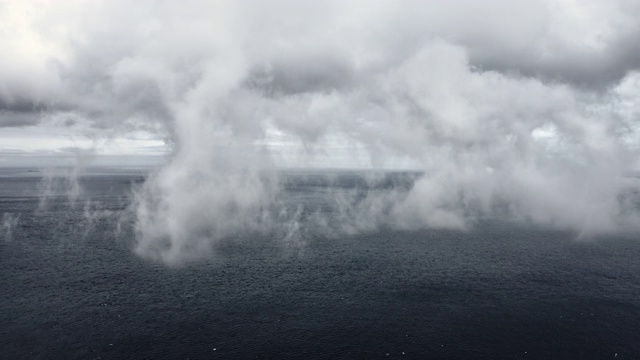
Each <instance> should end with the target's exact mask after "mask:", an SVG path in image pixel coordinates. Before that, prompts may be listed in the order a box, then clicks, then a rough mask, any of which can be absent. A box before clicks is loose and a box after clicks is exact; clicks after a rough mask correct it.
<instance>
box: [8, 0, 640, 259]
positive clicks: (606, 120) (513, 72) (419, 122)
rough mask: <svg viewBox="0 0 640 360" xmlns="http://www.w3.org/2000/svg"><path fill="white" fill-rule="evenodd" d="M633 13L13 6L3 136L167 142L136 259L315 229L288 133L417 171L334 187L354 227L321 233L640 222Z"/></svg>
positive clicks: (147, 194)
mask: <svg viewBox="0 0 640 360" xmlns="http://www.w3.org/2000/svg"><path fill="white" fill-rule="evenodd" d="M639 13H640V2H639V1H635V0H620V1H590V2H588V3H585V2H577V1H552V0H548V1H518V2H514V1H482V2H479V1H431V2H421V1H415V2H413V1H404V2H397V1H346V2H345V1H311V2H306V1H305V2H302V1H239V2H222V1H214V2H203V1H187V2H169V1H166V2H165V1H140V2H133V3H132V2H124V1H104V2H80V1H63V2H0V29H1V32H0V40H2V41H1V42H0V44H1V45H0V47H1V48H2V53H3V54H4V55H3V56H2V57H1V58H0V126H5V127H8V126H12V127H17V126H34V125H36V124H38V123H39V122H41V121H43V119H45V120H46V119H49V118H53V117H55V118H56V119H65V118H67V119H69V121H73V122H74V123H76V122H85V123H87V124H89V125H90V126H91V128H93V129H94V130H95V131H94V132H93V135H94V136H101V134H103V133H104V134H113V133H119V132H122V133H124V132H127V131H132V130H135V129H148V130H151V131H156V132H157V133H158V134H159V136H163V137H166V138H167V141H168V143H169V146H171V147H172V152H173V155H172V157H171V158H170V159H169V160H168V161H167V163H166V164H165V165H164V166H163V167H162V168H161V169H159V170H158V171H157V172H155V173H154V174H152V175H151V176H150V177H149V179H148V180H147V182H146V183H145V184H144V186H143V187H142V188H141V189H139V190H138V192H137V193H136V197H135V198H136V200H135V202H134V204H133V210H134V211H133V213H134V214H135V220H134V222H135V231H136V236H137V248H136V249H137V251H138V253H140V254H141V255H143V256H147V257H151V258H156V259H161V260H164V261H167V262H170V263H171V262H181V261H184V260H188V259H191V258H198V257H201V256H206V254H208V252H210V251H211V246H212V244H215V243H216V242H217V241H219V240H221V239H224V238H226V237H230V236H234V235H237V234H238V233H243V232H255V231H275V233H276V234H279V236H282V237H285V238H294V237H296V236H299V235H300V234H303V233H304V232H305V231H311V230H309V229H310V227H309V225H305V224H301V223H300V221H301V220H300V213H299V212H298V211H295V209H293V210H292V209H288V208H287V207H286V206H284V205H282V202H281V199H280V197H279V192H280V191H281V187H280V186H279V185H278V183H279V181H278V172H277V171H276V170H277V169H278V167H281V166H282V164H279V163H278V161H277V159H278V151H280V150H279V145H282V144H281V143H280V142H281V138H286V139H287V141H288V142H289V143H295V144H297V146H298V148H297V149H298V150H297V151H298V152H300V153H301V154H302V156H308V158H309V159H311V158H313V157H314V156H315V155H317V153H318V152H322V151H323V146H325V145H326V144H328V143H335V142H336V140H335V139H339V142H341V143H342V144H347V145H349V146H347V148H358V149H365V152H366V153H367V154H369V156H370V158H371V163H372V164H377V163H383V164H387V165H388V164H389V162H390V161H393V160H392V159H404V160H406V161H408V162H409V163H411V164H414V167H415V170H419V171H420V172H421V175H420V176H419V178H418V179H416V181H415V183H414V185H413V186H412V187H411V188H410V189H407V190H406V191H403V192H397V191H392V190H389V191H383V192H380V191H372V192H369V193H367V194H366V196H364V198H362V197H359V198H358V199H359V200H357V201H354V200H353V199H349V198H341V197H340V196H337V195H336V197H335V202H336V204H338V205H339V206H338V207H339V209H340V211H339V212H338V213H339V214H340V216H339V218H340V220H339V224H338V225H337V226H336V224H329V223H328V220H327V219H319V218H318V219H315V220H314V222H313V224H314V225H313V226H314V227H313V228H314V229H319V228H323V229H327V228H331V229H334V230H335V229H344V231H362V230H369V229H374V228H375V227H376V226H382V225H384V226H392V227H399V228H416V227H417V228H419V227H449V228H458V229H464V228H468V227H469V226H472V225H473V222H474V221H475V220H474V219H479V218H483V217H491V216H510V217H514V218H518V219H523V220H525V221H532V222H535V223H539V224H544V225H550V226H557V227H562V228H569V229H573V230H576V231H578V232H580V233H581V234H585V235H589V234H594V233H598V232H603V231H615V230H618V229H625V230H628V229H632V230H635V225H634V224H636V223H637V220H638V218H637V217H638V216H637V209H635V207H637V203H636V202H637V199H635V198H633V197H632V194H634V191H636V190H635V189H637V188H638V184H637V179H635V178H632V177H629V176H628V175H629V174H630V173H631V172H632V171H634V170H637V168H638V165H639V164H638V161H637V159H638V150H639V149H640V137H639V135H640V126H639V121H640V120H639V116H640V109H639V107H638V106H639V105H638V104H639V103H640V98H639V97H638V94H639V93H640V92H639V90H640V72H639V71H640V45H638V44H640V41H638V39H640V23H638V22H637V15H638V14H639ZM59 122H61V123H64V121H62V120H59ZM273 134H279V137H278V138H276V137H274V135H273ZM332 139H333V140H332ZM391 165H393V164H391ZM311 218H313V217H311ZM331 221H333V220H331ZM305 226H306V228H305ZM305 229H306V230H305Z"/></svg>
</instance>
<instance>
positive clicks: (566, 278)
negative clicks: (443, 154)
mask: <svg viewBox="0 0 640 360" xmlns="http://www.w3.org/2000/svg"><path fill="white" fill-rule="evenodd" d="M292 176H293V175H292ZM292 179H293V180H292ZM351 180H353V179H351ZM351 180H350V181H351ZM143 181H144V177H143V176H141V175H139V174H125V173H121V174H115V175H113V174H107V173H105V174H99V173H96V174H93V175H91V176H85V177H83V178H81V179H80V181H79V183H78V185H79V186H80V187H79V188H80V189H81V191H80V192H79V193H77V194H75V195H73V197H70V196H68V194H61V193H58V194H57V193H55V191H53V192H51V193H49V194H48V195H49V196H48V197H43V196H42V191H43V189H49V190H51V189H55V186H54V187H51V186H49V187H47V186H45V185H46V184H44V185H43V182H42V180H41V179H40V178H39V177H38V176H36V175H35V174H32V173H24V172H14V173H6V172H5V173H4V175H3V176H0V217H1V220H2V224H1V225H2V228H0V230H1V236H2V238H0V359H640V238H639V236H638V235H634V234H627V235H609V236H600V237H597V238H594V239H589V240H579V239H577V238H576V234H574V233H572V232H570V231H559V230H551V229H545V228H542V227H536V226H531V225H523V224H513V223H508V222H501V221H499V220H492V221H484V222H481V223H478V224H476V226H475V227H474V228H473V230H471V231H466V232H462V231H452V230H415V231H398V230H390V229H383V230H377V231H369V232H363V233H360V234H356V235H342V236H331V237H327V236H320V235H318V236H311V237H310V238H308V239H306V241H305V242H304V244H298V245H296V246H293V247H292V246H286V245H284V244H283V243H282V242H281V241H279V240H278V239H275V238H270V237H268V236H259V235H255V234H254V235H246V236H242V235H239V236H238V237H237V238H234V239H230V240H229V241H222V242H220V243H218V244H217V245H216V247H215V251H214V255H213V256H212V257H211V258H210V259H208V260H206V261H200V262H196V263H190V264H186V265H184V266H179V267H175V266H173V267H171V266H167V265H165V264H162V263H158V262H154V261H150V260H145V259H142V258H140V257H138V256H137V255H136V254H135V253H134V252H133V251H132V247H133V244H134V241H135V239H134V236H133V232H132V230H131V229H130V227H129V228H128V227H126V226H124V227H120V228H118V226H117V224H118V223H119V222H121V221H122V216H121V213H123V212H125V211H124V210H125V209H126V207H127V206H128V205H129V204H130V202H131V188H132V187H135V186H139V184H141V183H142V182H143ZM289 181H290V183H289V186H288V187H287V189H289V190H287V191H290V192H292V194H293V193H295V194H296V197H295V198H296V199H298V200H297V201H318V199H317V196H318V191H317V190H318V187H323V186H324V187H327V186H333V185H332V184H334V185H335V183H324V182H322V181H316V180H313V178H310V177H308V176H306V177H305V178H304V179H303V180H300V181H299V182H297V183H296V180H295V178H290V179H289ZM347 183H349V181H347ZM292 184H294V185H295V186H293V185H292ZM354 184H355V185H353V184H352V186H358V184H357V181H356V182H355V183H354ZM394 184H397V182H394ZM49 185H51V184H49ZM341 186H343V185H341ZM350 186H351V185H350ZM307 191H308V192H310V193H311V192H313V194H314V196H309V197H304V196H300V195H301V194H302V195H304V194H305V192H307ZM314 191H315V192H314ZM320 194H322V192H320Z"/></svg>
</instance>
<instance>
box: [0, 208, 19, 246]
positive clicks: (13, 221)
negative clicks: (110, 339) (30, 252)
mask: <svg viewBox="0 0 640 360" xmlns="http://www.w3.org/2000/svg"><path fill="white" fill-rule="evenodd" d="M19 220H20V217H19V216H16V215H13V214H12V213H8V212H6V213H4V214H2V226H1V229H2V236H3V238H4V241H7V242H8V241H12V240H13V233H14V232H15V228H16V226H18V222H19Z"/></svg>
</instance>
